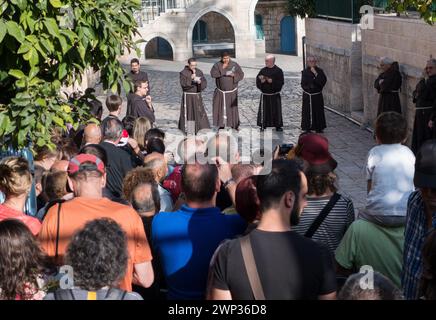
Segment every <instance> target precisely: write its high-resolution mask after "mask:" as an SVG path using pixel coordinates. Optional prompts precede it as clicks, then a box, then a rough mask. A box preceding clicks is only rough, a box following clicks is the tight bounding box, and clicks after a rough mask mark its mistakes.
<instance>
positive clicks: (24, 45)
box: [17, 41, 32, 54]
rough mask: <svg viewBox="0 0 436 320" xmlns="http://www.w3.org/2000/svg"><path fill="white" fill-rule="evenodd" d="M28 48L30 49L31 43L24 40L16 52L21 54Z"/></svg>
mask: <svg viewBox="0 0 436 320" xmlns="http://www.w3.org/2000/svg"><path fill="white" fill-rule="evenodd" d="M30 49H32V45H31V44H30V43H29V42H27V41H24V42H23V43H22V44H21V46H20V48H18V51H17V53H18V54H23V53H26V52H28V51H29V50H30Z"/></svg>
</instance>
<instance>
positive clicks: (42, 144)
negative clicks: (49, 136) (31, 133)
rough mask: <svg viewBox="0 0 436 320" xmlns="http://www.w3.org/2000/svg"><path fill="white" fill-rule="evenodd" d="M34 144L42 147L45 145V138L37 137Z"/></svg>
mask: <svg viewBox="0 0 436 320" xmlns="http://www.w3.org/2000/svg"><path fill="white" fill-rule="evenodd" d="M36 144H37V145H38V147H43V146H45V144H46V143H45V140H44V139H43V138H38V140H37V141H36Z"/></svg>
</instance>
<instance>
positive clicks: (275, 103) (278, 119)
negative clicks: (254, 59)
mask: <svg viewBox="0 0 436 320" xmlns="http://www.w3.org/2000/svg"><path fill="white" fill-rule="evenodd" d="M284 83H285V78H284V75H283V70H282V69H280V68H279V67H277V66H276V58H275V57H274V56H273V55H271V54H270V55H267V56H266V58H265V68H263V69H262V70H260V72H259V74H258V75H257V77H256V86H257V88H258V89H259V90H260V91H261V96H260V103H259V112H258V115H257V125H258V126H259V127H260V130H261V131H263V130H264V129H265V128H268V127H276V130H277V131H283V128H282V127H283V117H282V98H281V96H280V92H281V91H282V88H283V85H284Z"/></svg>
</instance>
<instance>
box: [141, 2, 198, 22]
mask: <svg viewBox="0 0 436 320" xmlns="http://www.w3.org/2000/svg"><path fill="white" fill-rule="evenodd" d="M197 1H198V0H142V9H141V10H140V11H137V12H136V13H135V19H136V22H137V23H138V26H139V27H142V26H144V25H146V24H149V23H150V22H153V21H154V20H156V18H157V17H159V16H160V15H161V14H163V13H165V12H167V11H168V10H174V9H186V8H188V7H190V6H191V5H193V4H194V3H195V2H197Z"/></svg>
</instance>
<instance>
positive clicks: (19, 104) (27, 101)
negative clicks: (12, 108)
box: [11, 98, 32, 111]
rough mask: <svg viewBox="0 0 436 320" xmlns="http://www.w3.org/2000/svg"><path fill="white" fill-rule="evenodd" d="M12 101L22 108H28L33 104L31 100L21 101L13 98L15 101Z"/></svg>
mask: <svg viewBox="0 0 436 320" xmlns="http://www.w3.org/2000/svg"><path fill="white" fill-rule="evenodd" d="M11 101H12V102H13V103H14V104H15V105H17V106H20V107H27V106H28V105H30V104H31V102H32V100H30V99H20V98H13V99H11ZM18 111H20V110H18Z"/></svg>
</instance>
